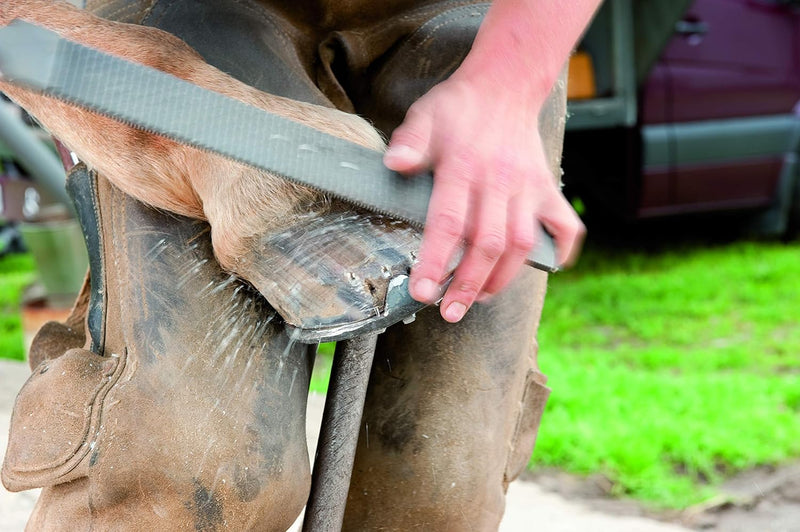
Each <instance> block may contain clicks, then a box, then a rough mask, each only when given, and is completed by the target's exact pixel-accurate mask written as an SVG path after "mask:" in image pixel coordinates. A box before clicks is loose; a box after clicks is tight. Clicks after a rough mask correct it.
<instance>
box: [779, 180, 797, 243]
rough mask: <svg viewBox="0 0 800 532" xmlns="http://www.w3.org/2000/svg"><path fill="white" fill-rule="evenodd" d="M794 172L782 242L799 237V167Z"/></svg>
mask: <svg viewBox="0 0 800 532" xmlns="http://www.w3.org/2000/svg"><path fill="white" fill-rule="evenodd" d="M795 174H796V175H795V180H794V186H793V187H792V194H791V198H792V199H791V204H790V205H789V213H788V215H787V218H786V231H784V233H783V241H784V242H791V241H793V240H797V239H798V237H800V168H798V169H797V170H795Z"/></svg>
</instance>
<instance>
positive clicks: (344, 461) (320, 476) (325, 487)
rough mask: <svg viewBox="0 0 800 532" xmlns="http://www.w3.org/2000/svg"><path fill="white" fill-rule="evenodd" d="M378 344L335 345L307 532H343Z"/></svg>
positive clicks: (363, 339)
mask: <svg viewBox="0 0 800 532" xmlns="http://www.w3.org/2000/svg"><path fill="white" fill-rule="evenodd" d="M377 338H378V335H377V334H370V335H364V336H359V337H356V338H352V339H350V340H342V341H339V342H338V343H337V344H336V352H335V354H334V359H333V368H332V369H331V379H330V383H329V384H328V394H327V398H326V399H325V410H324V411H323V414H322V427H321V429H320V435H319V441H318V443H317V456H316V458H315V460H314V473H313V476H312V477H311V479H312V480H311V494H310V496H309V498H308V505H307V506H306V513H305V516H304V518H303V532H338V531H339V530H341V529H342V521H343V520H344V507H345V504H346V503H347V492H348V490H349V488H350V476H351V475H352V473H353V461H354V459H355V455H356V445H357V444H358V433H359V430H360V428H361V415H362V414H363V413H364V399H365V398H366V395H367V384H368V383H369V373H370V369H371V368H372V359H373V358H374V357H375V343H376V341H377Z"/></svg>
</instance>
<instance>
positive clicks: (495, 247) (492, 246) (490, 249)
mask: <svg viewBox="0 0 800 532" xmlns="http://www.w3.org/2000/svg"><path fill="white" fill-rule="evenodd" d="M473 247H474V248H475V249H476V250H477V251H478V252H479V253H480V254H481V256H482V257H483V258H484V259H487V260H490V261H493V262H494V261H496V260H497V259H498V258H499V257H500V256H501V255H502V254H503V252H504V251H505V249H506V239H505V236H504V235H502V234H500V233H497V232H495V233H485V234H482V235H480V236H479V237H478V238H476V239H475V242H474V243H473Z"/></svg>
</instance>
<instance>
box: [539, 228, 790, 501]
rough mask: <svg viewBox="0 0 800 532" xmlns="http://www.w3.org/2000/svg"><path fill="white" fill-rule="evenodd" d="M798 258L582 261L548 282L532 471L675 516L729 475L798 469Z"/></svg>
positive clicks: (742, 254) (770, 252) (711, 254)
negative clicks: (592, 480) (589, 477)
mask: <svg viewBox="0 0 800 532" xmlns="http://www.w3.org/2000/svg"><path fill="white" fill-rule="evenodd" d="M799 256H800V246H798V245H791V246H785V245H780V244H764V243H739V244H733V245H728V246H724V247H717V248H712V249H702V248H701V249H688V250H684V251H679V252H666V253H660V254H658V255H654V256H649V255H646V254H642V253H630V252H608V251H606V252H598V251H589V252H588V253H587V254H586V255H585V257H584V259H583V260H582V263H581V264H579V267H578V268H577V269H575V270H574V271H571V272H566V273H563V274H559V275H557V276H555V277H553V278H552V280H551V283H550V289H549V292H548V298H547V302H546V304H545V311H544V317H543V319H542V325H541V328H540V331H539V343H540V365H541V367H542V370H543V371H544V372H545V373H547V374H549V375H550V381H549V384H550V386H551V387H552V388H553V390H554V391H553V394H552V395H551V399H550V401H549V404H548V407H547V411H546V413H545V416H544V420H543V424H542V427H541V431H540V435H539V440H538V442H537V448H536V452H535V453H534V457H533V459H532V462H531V467H533V468H535V467H537V466H538V465H547V466H554V467H558V468H561V469H564V470H567V471H570V472H574V473H579V474H590V473H602V474H605V475H606V476H607V477H608V478H609V479H611V481H612V482H613V485H614V490H615V492H616V493H617V494H625V495H630V496H633V497H636V498H638V499H641V500H644V501H647V502H650V503H653V504H654V505H657V506H665V507H684V506H687V505H690V504H693V503H697V502H699V501H701V500H702V499H704V498H705V497H708V496H709V495H711V494H712V493H713V492H714V487H715V486H716V485H717V484H718V483H719V482H720V481H721V480H722V479H723V478H724V477H725V476H727V475H730V474H732V473H734V472H736V471H740V470H742V469H745V468H748V467H752V466H755V465H758V464H775V463H779V462H781V461H784V460H787V459H789V458H791V457H800V379H798V377H800V269H798V264H800V261H798V257H799Z"/></svg>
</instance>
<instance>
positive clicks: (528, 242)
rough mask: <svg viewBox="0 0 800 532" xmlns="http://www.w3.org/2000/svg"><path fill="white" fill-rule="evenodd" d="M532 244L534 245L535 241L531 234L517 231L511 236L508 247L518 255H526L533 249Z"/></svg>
mask: <svg viewBox="0 0 800 532" xmlns="http://www.w3.org/2000/svg"><path fill="white" fill-rule="evenodd" d="M534 244H536V239H535V237H534V234H533V232H531V231H524V232H523V231H519V232H516V233H514V234H513V235H511V238H510V242H509V247H510V248H511V249H513V250H514V251H516V252H518V253H519V252H522V253H527V252H528V251H530V250H531V249H532V248H533V246H534Z"/></svg>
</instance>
